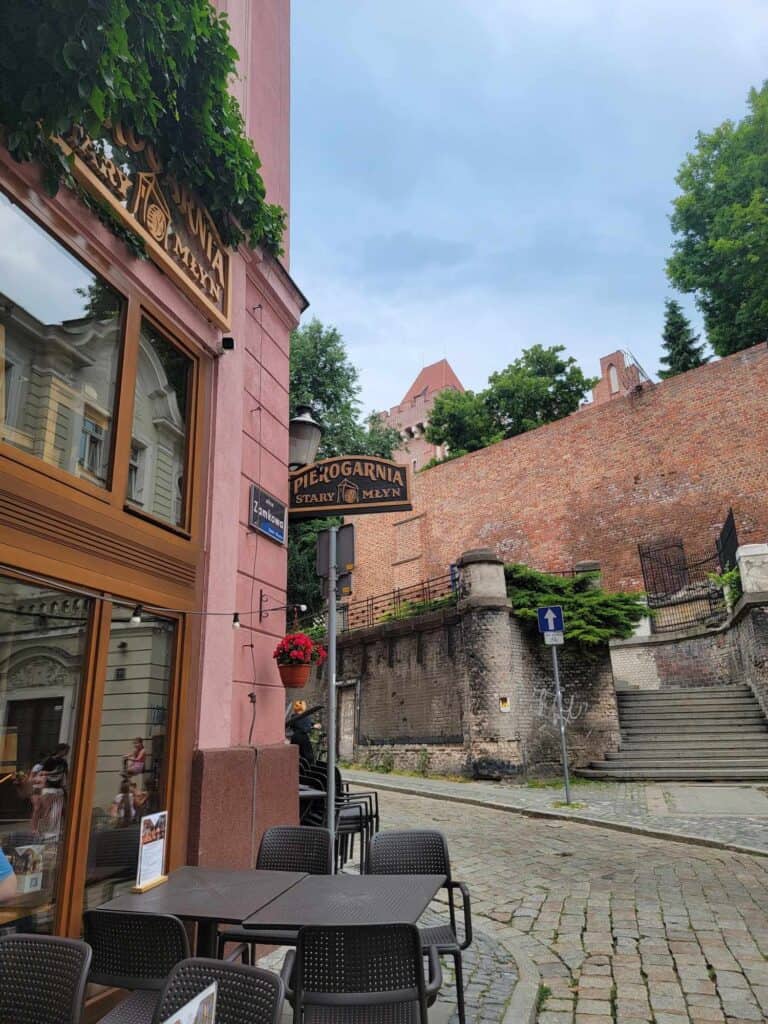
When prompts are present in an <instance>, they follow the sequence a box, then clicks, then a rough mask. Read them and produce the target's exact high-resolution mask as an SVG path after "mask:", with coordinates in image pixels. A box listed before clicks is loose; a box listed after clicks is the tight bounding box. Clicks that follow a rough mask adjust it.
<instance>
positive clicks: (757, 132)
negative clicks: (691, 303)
mask: <svg viewBox="0 0 768 1024" xmlns="http://www.w3.org/2000/svg"><path fill="white" fill-rule="evenodd" d="M748 106H749V112H748V114H747V116H746V117H745V118H744V119H743V120H741V121H739V122H738V123H736V124H734V123H733V122H732V121H725V122H724V123H723V124H721V125H720V126H719V127H717V128H715V130H714V131H712V132H710V133H708V134H707V133H704V132H699V134H698V136H697V141H696V148H695V149H694V151H693V152H692V153H689V154H688V156H687V157H686V159H685V161H684V162H683V164H682V166H681V167H680V170H679V171H678V174H677V178H676V182H677V184H678V186H679V188H680V195H679V196H677V198H676V199H675V200H674V211H673V213H672V218H671V223H672V230H673V232H674V233H675V235H676V236H677V237H676V238H675V240H674V242H673V255H672V256H671V257H670V259H669V260H668V261H667V275H668V276H669V279H670V281H671V282H672V284H673V285H674V286H675V287H676V288H678V289H679V290H680V291H683V292H691V293H693V294H694V295H695V296H696V303H697V305H698V306H699V308H700V309H701V311H702V313H703V314H704V324H705V327H706V330H707V337H708V339H709V343H710V344H711V346H712V348H713V349H714V350H715V352H716V353H717V354H718V355H720V356H725V355H728V354H729V353H731V352H738V351H739V350H740V349H743V348H748V347H749V346H750V345H755V344H757V343H758V342H760V341H764V340H765V339H766V337H768V274H766V263H767V262H768V202H767V200H768V82H766V83H764V84H763V86H762V88H761V89H759V90H756V89H752V90H751V92H750V94H749V99H748Z"/></svg>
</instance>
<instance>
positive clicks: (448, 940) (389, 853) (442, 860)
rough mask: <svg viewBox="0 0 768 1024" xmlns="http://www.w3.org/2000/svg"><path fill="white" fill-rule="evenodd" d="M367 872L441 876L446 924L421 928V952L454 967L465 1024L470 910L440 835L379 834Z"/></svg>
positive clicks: (373, 842) (426, 832)
mask: <svg viewBox="0 0 768 1024" xmlns="http://www.w3.org/2000/svg"><path fill="white" fill-rule="evenodd" d="M367 866H368V873H369V874H372V875H445V876H446V882H445V888H446V889H447V890H448V912H449V915H450V923H448V924H441V925H434V926H431V927H427V928H421V929H420V934H421V943H422V946H423V947H424V949H427V948H428V947H431V948H434V949H436V950H437V952H438V953H440V954H441V955H445V956H452V957H453V962H454V965H455V968H456V1002H457V1004H458V1010H459V1020H460V1021H461V1024H465V1021H466V1011H465V1008H464V975H463V973H462V961H461V952H462V950H464V949H466V948H467V946H469V944H470V943H471V942H472V910H471V903H470V898H469V889H468V888H467V886H466V885H465V883H464V882H457V881H456V880H455V879H453V878H451V859H450V857H449V855H448V844H447V843H446V841H445V836H444V835H443V833H442V832H438V831H436V830H435V831H433V830H426V829H425V830H414V831H412V832H411V831H409V832H379V833H377V834H376V835H375V836H374V837H373V839H371V843H370V847H369V850H368V865H367ZM456 889H458V890H459V892H460V893H461V896H462V904H463V909H464V938H463V939H461V938H460V937H459V933H458V930H457V928H456V908H455V907H454V903H453V893H454V891H455V890H456Z"/></svg>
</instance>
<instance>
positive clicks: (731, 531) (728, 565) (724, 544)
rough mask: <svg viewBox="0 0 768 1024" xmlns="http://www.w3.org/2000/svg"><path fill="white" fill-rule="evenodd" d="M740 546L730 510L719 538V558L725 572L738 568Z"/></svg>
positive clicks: (734, 521) (730, 509) (731, 510)
mask: <svg viewBox="0 0 768 1024" xmlns="http://www.w3.org/2000/svg"><path fill="white" fill-rule="evenodd" d="M738 546H739V538H738V535H737V533H736V520H735V519H734V517H733V509H732V508H729V509H728V515H727V516H726V517H725V522H724V523H723V528H722V530H721V531H720V536H719V537H718V538H717V557H718V559H719V561H720V568H721V569H722V571H723V572H727V571H728V569H735V568H736V550H737V548H738Z"/></svg>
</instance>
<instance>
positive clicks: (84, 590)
mask: <svg viewBox="0 0 768 1024" xmlns="http://www.w3.org/2000/svg"><path fill="white" fill-rule="evenodd" d="M2 571H8V572H12V573H13V574H14V575H15V576H19V577H21V578H22V579H24V580H28V581H30V582H31V583H37V584H38V585H40V586H44V587H47V588H49V589H51V590H54V589H55V590H57V591H60V592H63V593H66V594H74V595H75V596H76V597H89V598H91V599H92V600H95V601H110V602H111V603H112V604H114V605H117V606H118V607H120V608H130V609H131V617H130V619H129V622H130V624H131V625H132V626H138V625H140V624H141V623H142V621H143V619H144V617H145V616H149V615H155V614H162V613H165V614H171V615H200V616H206V617H207V616H213V617H217V616H224V617H228V618H230V619H231V620H232V628H233V629H243V628H244V629H255V628H256V627H255V626H252V625H249V624H247V623H243V622H241V617H243V618H248V617H249V616H253V615H256V614H258V613H257V612H256V611H254V610H253V609H251V610H250V611H231V612H211V611H205V610H203V609H202V608H166V607H164V606H161V605H154V604H144V603H142V602H139V603H138V604H137V603H136V602H135V601H130V600H127V599H126V598H124V597H118V596H117V595H115V594H110V593H107V592H105V591H99V590H91V589H90V588H88V587H78V586H73V585H72V584H69V583H60V582H59V581H58V580H49V579H46V578H45V577H44V576H39V575H38V574H36V573H31V572H25V571H23V570H21V569H17V568H16V567H15V566H12V565H5V564H0V572H2ZM0 611H6V612H10V613H11V614H25V615H31V614H35V615H45V614H46V613H45V612H34V613H32V612H18V613H17V612H16V610H15V609H10V608H6V609H0ZM48 617H49V618H51V617H53V616H50V615H49V616H48ZM56 618H62V619H64V618H66V619H71V618H72V616H69V615H58V616H56Z"/></svg>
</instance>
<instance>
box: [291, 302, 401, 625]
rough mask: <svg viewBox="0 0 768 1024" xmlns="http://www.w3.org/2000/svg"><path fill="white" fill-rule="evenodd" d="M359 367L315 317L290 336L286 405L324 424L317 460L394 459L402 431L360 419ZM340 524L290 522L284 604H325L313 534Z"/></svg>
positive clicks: (334, 520) (316, 607) (314, 609)
mask: <svg viewBox="0 0 768 1024" xmlns="http://www.w3.org/2000/svg"><path fill="white" fill-rule="evenodd" d="M359 395H360V384H359V380H358V372H357V368H356V367H355V366H354V365H353V364H352V363H351V362H350V360H349V356H348V354H347V350H346V347H345V345H344V339H343V338H342V336H341V334H340V333H339V331H338V330H337V329H336V328H335V327H325V326H324V325H323V324H322V323H321V322H320V321H319V320H318V319H317V318H314V319H312V320H310V322H309V323H308V324H305V325H303V326H302V327H300V328H299V329H298V330H296V331H294V332H293V334H292V335H291V362H290V407H291V415H292V416H293V415H294V413H295V412H296V409H297V407H298V406H300V405H308V406H309V407H310V408H311V409H312V411H313V413H314V414H315V418H316V419H317V420H318V421H319V422H320V423H321V424H322V426H323V437H322V440H321V442H320V448H319V450H318V453H317V458H318V459H327V458H331V457H332V456H334V455H380V456H381V457H382V458H385V459H390V458H392V453H393V451H394V450H395V448H397V447H398V446H399V444H400V434H399V433H398V432H397V430H394V429H392V428H391V427H388V426H387V425H386V424H385V423H383V422H382V420H381V418H380V416H378V415H377V414H376V413H372V414H371V415H370V416H369V417H368V418H367V419H366V420H362V419H361V409H360V400H359ZM340 523H341V519H340V518H338V517H328V518H325V519H310V520H307V521H305V522H298V523H291V524H290V525H289V527H288V603H289V604H305V605H307V608H308V609H309V613H311V614H317V613H318V612H319V611H320V609H321V608H322V607H323V598H322V595H321V593H320V581H319V580H318V578H317V576H316V575H315V551H316V547H317V534H318V533H319V532H320V531H321V530H327V529H328V527H329V526H332V525H334V524H336V525H338V524H340Z"/></svg>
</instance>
